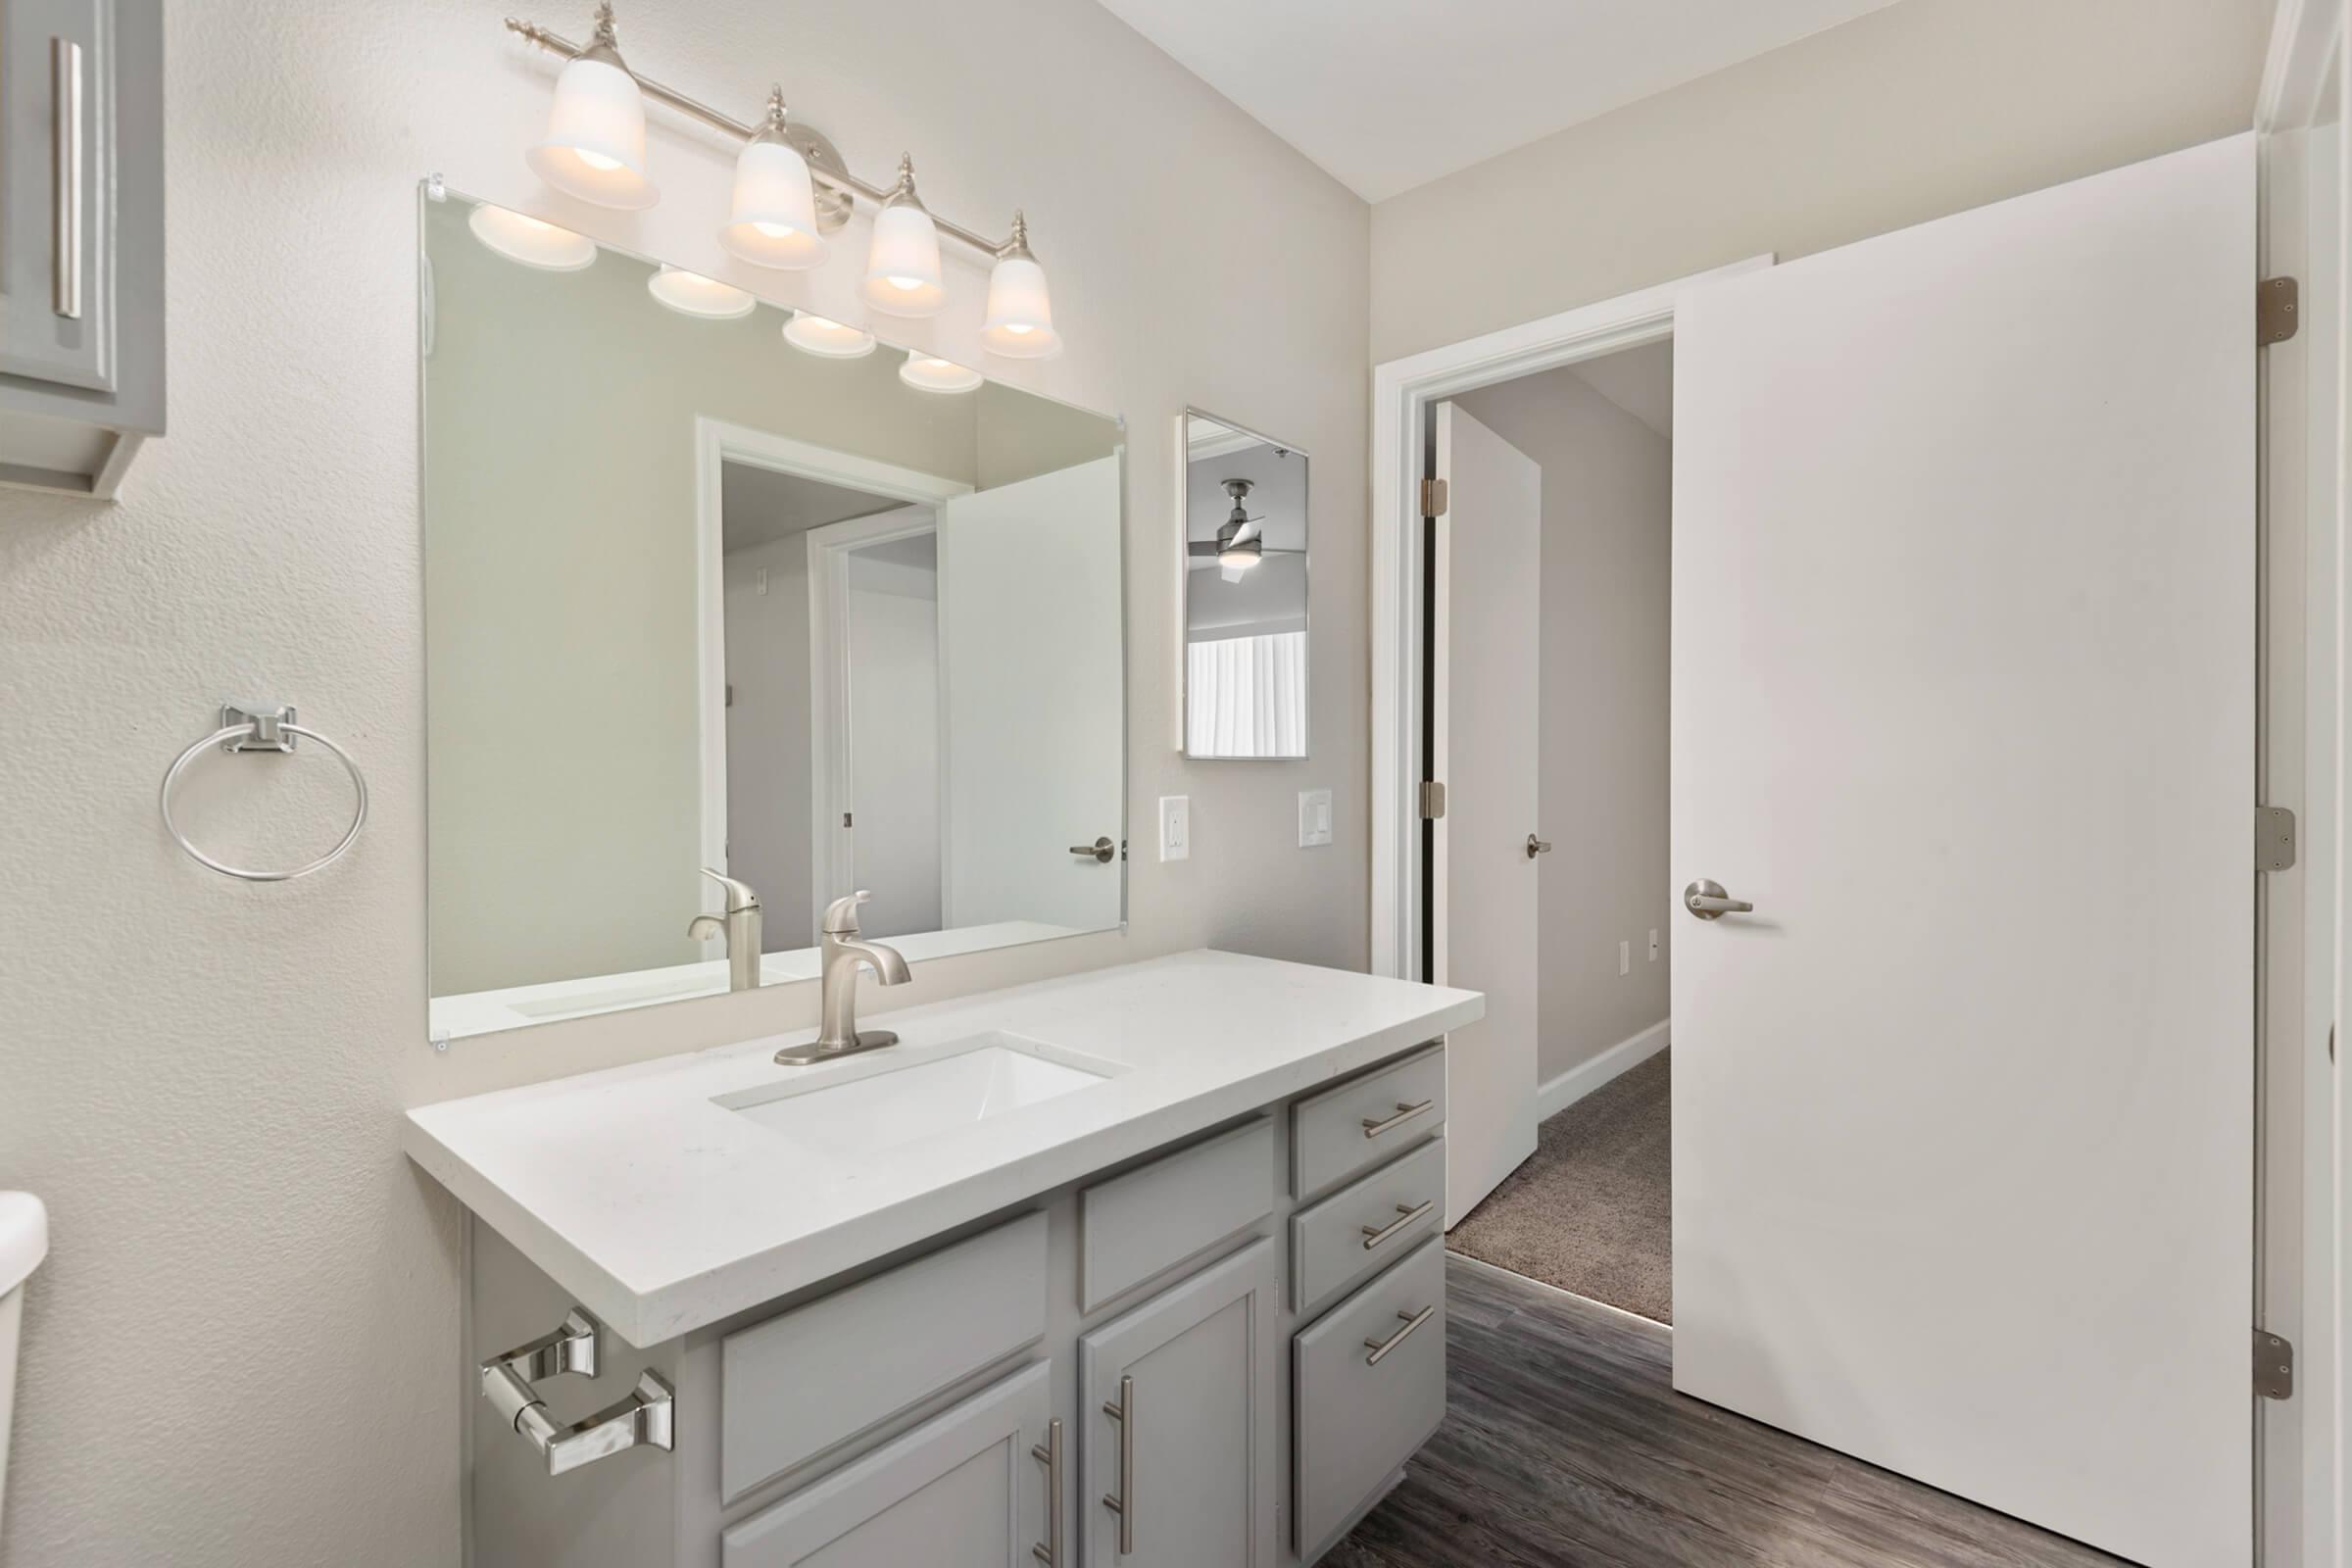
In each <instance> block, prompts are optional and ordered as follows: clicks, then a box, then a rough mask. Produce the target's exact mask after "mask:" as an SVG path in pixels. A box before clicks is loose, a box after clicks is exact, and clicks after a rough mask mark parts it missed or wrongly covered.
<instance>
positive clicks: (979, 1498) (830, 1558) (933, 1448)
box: [719, 1362, 1066, 1568]
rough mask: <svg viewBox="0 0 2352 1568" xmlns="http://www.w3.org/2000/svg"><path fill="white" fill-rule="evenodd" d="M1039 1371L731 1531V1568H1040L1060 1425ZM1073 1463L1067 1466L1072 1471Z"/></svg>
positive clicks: (1049, 1378) (1050, 1376) (1019, 1375)
mask: <svg viewBox="0 0 2352 1568" xmlns="http://www.w3.org/2000/svg"><path fill="white" fill-rule="evenodd" d="M1053 1387H1054V1372H1053V1368H1052V1367H1051V1366H1050V1365H1048V1364H1046V1363H1044V1362H1040V1363H1038V1364H1037V1365H1034V1366H1031V1367H1028V1368H1026V1369H1024V1370H1022V1371H1020V1372H1016V1373H1014V1374H1013V1375H1012V1376H1011V1377H1008V1378H1005V1380H1004V1381H1003V1382H1000V1383H996V1384H993V1385H991V1386H990V1387H988V1388H987V1389H984V1390H982V1391H981V1392H980V1393H978V1394H975V1395H973V1396H972V1397H970V1398H968V1399H966V1400H964V1401H963V1402H962V1403H960V1404H957V1405H954V1406H952V1407H951V1408H949V1409H948V1410H946V1411H944V1412H942V1413H941V1414H939V1415H937V1416H935V1417H933V1418H932V1419H931V1420H929V1421H926V1422H924V1423H923V1424H922V1425H921V1426H919V1427H916V1428H915V1429H914V1430H912V1431H911V1432H908V1433H907V1435H906V1436H904V1437H902V1438H899V1439H898V1440H896V1441H895V1442H892V1443H888V1444H885V1445H884V1446H881V1447H880V1448H877V1449H875V1450H874V1451H873V1452H872V1453H869V1454H867V1455H866V1456H865V1457H864V1458H862V1459H859V1460H858V1462H857V1463H855V1464H852V1465H850V1466H848V1467H846V1468H844V1469H842V1470H838V1471H835V1472H834V1473H833V1474H832V1475H829V1476H827V1477H825V1478H824V1479H823V1480H822V1481H818V1482H816V1483H814V1484H812V1485H810V1486H808V1487H805V1488H803V1489H802V1490H801V1491H799V1492H796V1493H794V1494H793V1495H791V1496H789V1497H786V1498H785V1499H784V1500H783V1501H781V1502H779V1503H777V1504H775V1505H774V1506H773V1507H770V1508H765V1509H762V1510H761V1511H760V1512H759V1513H756V1514H754V1515H752V1516H751V1517H750V1518H749V1519H745V1520H743V1521H741V1522H739V1523H737V1524H735V1525H732V1526H730V1527H728V1529H727V1530H726V1532H725V1533H724V1534H723V1535H722V1536H721V1538H720V1553H719V1556H720V1561H721V1562H722V1563H723V1564H724V1568H909V1565H912V1564H917V1563H919V1564H922V1565H923V1568H1037V1562H1036V1560H1035V1559H1034V1558H1033V1557H1032V1555H1031V1551H1032V1548H1034V1547H1035V1546H1037V1545H1038V1544H1042V1543H1043V1542H1044V1541H1045V1540H1046V1532H1045V1526H1046V1506H1045V1498H1046V1491H1047V1487H1048V1484H1049V1481H1050V1479H1051V1478H1050V1477H1049V1476H1048V1474H1047V1471H1046V1466H1045V1465H1043V1464H1041V1463H1040V1462H1039V1461H1038V1460H1037V1459H1036V1458H1035V1457H1034V1456H1033V1455H1032V1453H1031V1450H1032V1449H1033V1448H1037V1447H1043V1446H1045V1445H1046V1439H1047V1428H1048V1426H1049V1424H1050V1423H1051V1421H1052V1419H1053V1413H1054V1410H1053V1405H1054V1400H1053ZM1065 1462H1066V1461H1065Z"/></svg>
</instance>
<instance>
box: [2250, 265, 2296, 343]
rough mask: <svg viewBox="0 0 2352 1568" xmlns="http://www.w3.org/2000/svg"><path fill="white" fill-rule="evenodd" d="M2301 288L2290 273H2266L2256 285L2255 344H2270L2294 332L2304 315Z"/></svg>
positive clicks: (2288, 336) (2279, 341) (2284, 339)
mask: <svg viewBox="0 0 2352 1568" xmlns="http://www.w3.org/2000/svg"><path fill="white" fill-rule="evenodd" d="M2301 292H2302V290H2301V288H2300V286H2299V285H2297V283H2296V282H2295V280H2294V279H2293V278H2291V277H2266V278H2264V279H2263V280H2262V281H2261V282H2260V283H2257V284H2255V285H2254V346H2255V347H2256V348H2268V347H2270V346H2271V345H2272V344H2273V343H2283V342H2285V341H2286V340H2287V339H2288V338H2290V337H2293V336H2294V335H2295V327H2296V325H2297V324H2298V323H2299V322H2300V321H2301V320H2302V319H2303V312H2302V310H2301V308H2300V307H2301V302H2300V300H2299V299H2298V298H2297V296H2298V295H2299V294H2300V293H2301Z"/></svg>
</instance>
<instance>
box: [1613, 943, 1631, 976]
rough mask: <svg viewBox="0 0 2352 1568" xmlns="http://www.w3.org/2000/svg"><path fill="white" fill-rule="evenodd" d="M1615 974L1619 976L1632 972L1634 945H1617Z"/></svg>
mask: <svg viewBox="0 0 2352 1568" xmlns="http://www.w3.org/2000/svg"><path fill="white" fill-rule="evenodd" d="M1617 972H1618V973H1619V974H1620V975H1628V974H1632V973H1633V972H1634V945H1633V943H1631V942H1620V943H1618V944H1617Z"/></svg>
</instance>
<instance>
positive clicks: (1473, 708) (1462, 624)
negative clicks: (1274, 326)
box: [1430, 403, 1544, 1230]
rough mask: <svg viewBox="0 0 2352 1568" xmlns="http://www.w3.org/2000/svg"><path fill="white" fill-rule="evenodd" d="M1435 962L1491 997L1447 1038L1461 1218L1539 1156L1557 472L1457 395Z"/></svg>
mask: <svg viewBox="0 0 2352 1568" xmlns="http://www.w3.org/2000/svg"><path fill="white" fill-rule="evenodd" d="M1435 412H1436V417H1437V458H1438V477H1439V478H1440V479H1442V480H1443V481H1445V484H1446V512H1445V515H1442V516H1440V517H1439V518H1438V519H1437V528H1436V537H1435V539H1434V541H1433V549H1434V550H1435V552H1436V561H1435V566H1436V574H1435V580H1434V584H1433V589H1432V601H1433V603H1432V605H1431V613H1432V614H1433V615H1434V616H1435V617H1436V624H1435V627H1434V631H1435V640H1434V642H1433V644H1432V650H1433V651H1432V656H1431V671H1430V686H1431V690H1432V692H1433V693H1434V695H1435V697H1436V702H1435V703H1434V705H1433V708H1432V712H1431V725H1430V738H1431V757H1432V760H1433V762H1434V764H1435V766H1434V768H1433V771H1432V776H1433V777H1435V778H1437V779H1439V780H1440V781H1442V782H1443V783H1444V784H1445V786H1446V812H1445V815H1443V816H1441V817H1440V818H1438V819H1437V820H1436V821H1435V822H1433V823H1432V824H1431V834H1432V849H1433V854H1432V859H1431V867H1430V886H1431V888H1432V889H1433V891H1434V895H1435V896H1434V897H1433V899H1432V900H1431V916H1432V920H1431V932H1430V937H1431V944H1430V957H1431V974H1432V976H1433V978H1434V979H1435V980H1436V982H1437V983H1438V984H1439V985H1446V986H1463V987H1467V988H1468V989H1470V990H1473V991H1483V992H1485V993H1486V994H1487V1012H1486V1016H1485V1017H1484V1018H1482V1019H1480V1020H1479V1021H1478V1022H1477V1023H1474V1024H1472V1025H1470V1026H1469V1027H1468V1028H1466V1029H1457V1030H1455V1031H1454V1032H1453V1033H1452V1034H1451V1035H1449V1036H1448V1037H1447V1039H1446V1228H1447V1229H1448V1230H1450V1229H1452V1228H1453V1226H1455V1225H1456V1224H1459V1223H1460V1222H1461V1220H1462V1218H1463V1217H1464V1216H1465V1215H1467V1214H1468V1213H1469V1212H1470V1210H1471V1209H1473V1208H1475V1207H1477V1206H1478V1203H1479V1201H1480V1200H1481V1199H1483V1198H1485V1197H1486V1196H1487V1195H1488V1194H1489V1193H1491V1192H1493V1191H1494V1190H1495V1186H1496V1185H1497V1184H1498V1183H1500V1182H1501V1180H1502V1179H1503V1178H1504V1177H1505V1176H1508V1175H1509V1174H1510V1173H1511V1172H1512V1171H1513V1170H1515V1169H1517V1168H1518V1166H1519V1163H1520V1162H1521V1161H1522V1160H1524V1159H1526V1158H1527V1156H1528V1155H1530V1154H1532V1153H1534V1152H1536V984H1537V967H1536V861H1535V859H1534V858H1533V857H1532V856H1530V855H1529V854H1528V853H1527V839H1528V835H1529V834H1531V833H1534V832H1535V831H1537V828H1538V823H1537V821H1536V805H1537V789H1536V769H1537V761H1538V746H1537V742H1538V738H1539V734H1540V731H1539V729H1538V724H1539V715H1540V714H1541V713H1542V711H1543V709H1542V707H1541V694H1540V691H1539V688H1538V678H1537V677H1538V670H1539V665H1540V661H1539V660H1538V658H1537V644H1538V639H1539V638H1540V636H1541V634H1542V625H1543V607H1542V598H1541V582H1542V571H1541V567H1542V558H1543V519H1544V513H1543V486H1544V470H1543V469H1542V468H1540V467H1539V466H1537V465H1536V463H1535V461H1534V460H1533V459H1531V458H1529V457H1528V456H1527V455H1526V454H1525V453H1523V452H1521V451H1519V450H1518V449H1517V448H1516V447H1513V446H1512V445H1511V444H1510V443H1509V442H1507V441H1505V440H1503V439H1502V437H1500V436H1498V435H1496V434H1495V432H1494V431H1492V430H1490V429H1488V428H1487V427H1486V426H1485V425H1483V424H1481V423H1479V422H1478V421H1477V420H1476V419H1474V418H1472V417H1470V416H1469V415H1468V414H1465V413H1464V412H1462V410H1461V409H1459V408H1458V407H1456V406H1455V405H1453V404H1451V403H1441V404H1439V405H1438V406H1437V409H1436V411H1435Z"/></svg>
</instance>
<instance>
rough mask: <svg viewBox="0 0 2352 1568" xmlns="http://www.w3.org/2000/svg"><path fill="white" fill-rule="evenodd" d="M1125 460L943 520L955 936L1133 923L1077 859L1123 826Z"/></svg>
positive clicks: (946, 510) (1099, 867)
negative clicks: (960, 931) (989, 929)
mask: <svg viewBox="0 0 2352 1568" xmlns="http://www.w3.org/2000/svg"><path fill="white" fill-rule="evenodd" d="M1119 514H1120V509H1119V460H1118V459H1117V458H1115V457H1112V458H1100V459H1097V460H1096V461H1095V462H1093V463H1083V464H1080V465H1078V466H1075V467H1069V468H1061V469H1057V470H1055V471H1054V472H1052V473H1045V474H1040V475H1038V476H1037V477H1036V478H1033V479H1022V480H1019V481H1016V482H1015V483H1012V484H1005V485H999V486H997V487H996V488H995V489H993V490H982V491H979V492H977V493H975V494H972V495H968V496H958V497H956V499H954V500H952V501H948V502H945V503H943V504H942V505H941V507H940V509H939V649H940V671H939V682H940V684H939V699H940V704H941V707H942V710H943V711H944V712H945V714H946V716H947V722H946V726H945V727H946V733H947V744H946V751H947V757H948V761H949V765H948V768H947V794H948V814H947V823H946V836H947V845H946V861H947V877H946V881H945V885H944V887H943V888H942V894H943V903H944V906H945V922H946V924H947V925H949V926H969V925H987V924H992V923H994V922H997V921H1001V920H1037V921H1043V922H1046V923H1047V924H1051V925H1060V926H1067V927H1069V928H1071V929H1073V930H1080V931H1094V930H1101V929H1103V928H1104V927H1107V926H1113V925H1116V924H1118V922H1119V909H1120V900H1119V890H1120V885H1121V882H1122V880H1123V878H1122V875H1121V865H1120V862H1119V859H1118V857H1117V856H1116V854H1115V853H1114V855H1113V856H1112V858H1111V859H1110V860H1109V861H1108V862H1100V861H1097V860H1096V859H1094V858H1092V857H1083V858H1082V857H1080V856H1076V855H1073V854H1071V853H1070V847H1071V846H1072V845H1075V844H1091V843H1093V842H1094V841H1095V840H1097V839H1099V838H1107V839H1109V840H1111V841H1112V843H1114V844H1116V843H1117V842H1118V840H1119V837H1120V834H1121V832H1122V831H1123V823H1124V821H1125V810H1124V806H1125V777H1126V765H1127V755H1126V725H1125V720H1124V716H1123V715H1124V713H1125V708H1124V693H1123V691H1122V689H1121V682H1122V681H1123V680H1124V679H1125V670H1124V668H1123V666H1122V662H1121V648H1122V641H1121V636H1122V634H1121V631H1120V623H1119V606H1120V603H1121V598H1122V594H1123V585H1122V583H1121V581H1120V577H1119Z"/></svg>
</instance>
